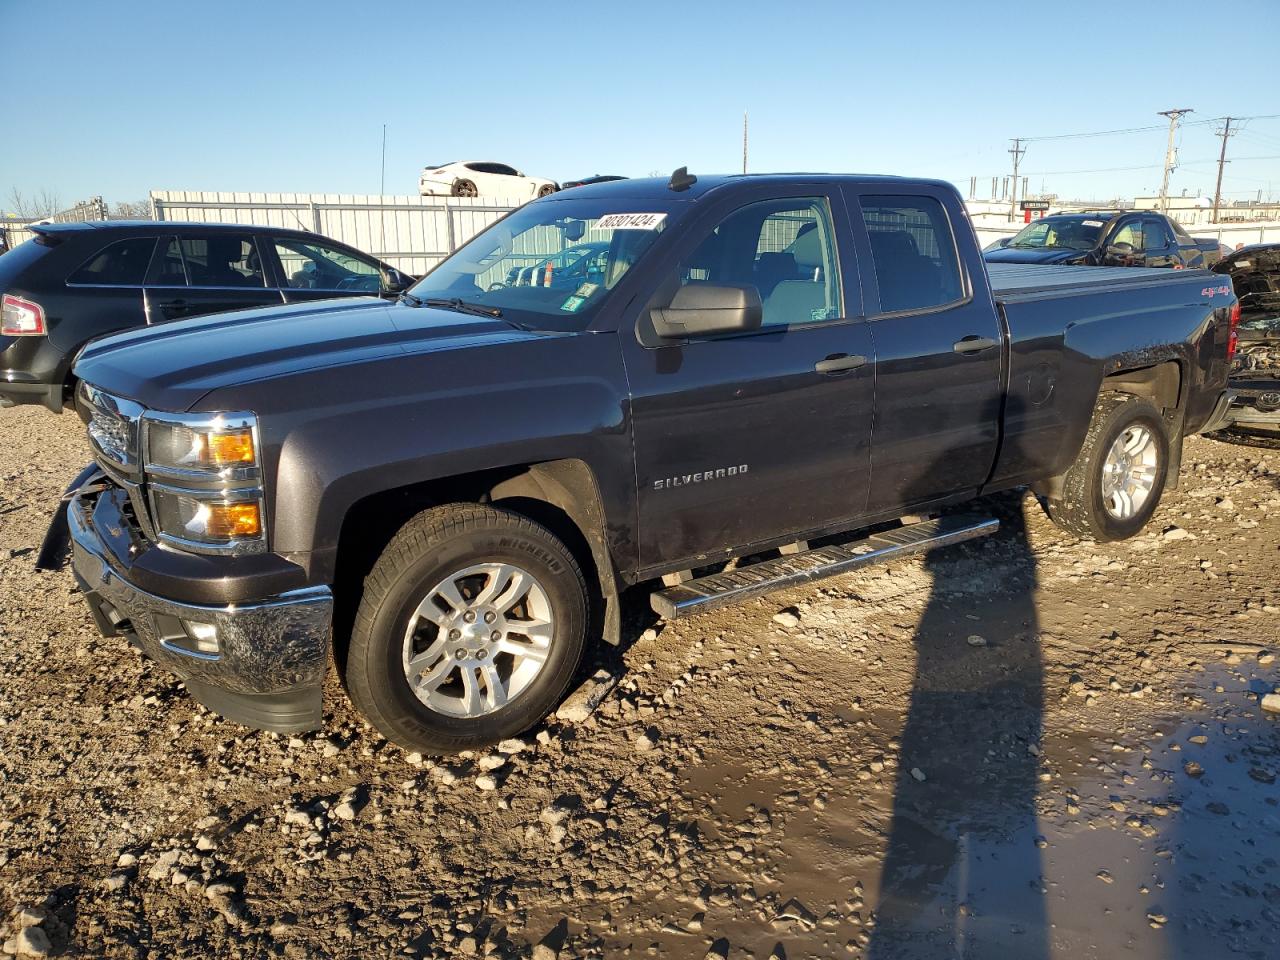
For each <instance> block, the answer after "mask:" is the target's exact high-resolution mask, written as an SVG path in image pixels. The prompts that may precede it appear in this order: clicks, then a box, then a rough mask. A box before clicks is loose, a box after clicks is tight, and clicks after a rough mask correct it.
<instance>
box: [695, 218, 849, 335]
mask: <svg viewBox="0 0 1280 960" xmlns="http://www.w3.org/2000/svg"><path fill="white" fill-rule="evenodd" d="M693 283H702V284H711V285H716V284H735V285H749V286H754V287H755V288H756V290H757V291H758V292H759V294H760V302H761V303H762V304H763V306H764V320H763V325H764V326H766V327H786V326H791V325H792V324H801V323H820V322H822V321H824V320H834V319H836V318H839V317H841V316H843V315H844V312H843V307H842V304H841V300H840V271H839V269H838V267H837V261H836V250H835V240H834V231H833V230H832V226H831V213H830V211H829V210H828V208H827V202H826V201H825V200H823V199H821V198H817V197H800V198H787V199H784V200H767V201H764V202H761V203H752V204H748V205H747V206H745V207H742V208H741V209H738V210H735V211H734V212H733V213H731V214H730V215H729V216H728V217H726V218H725V219H724V220H723V221H722V222H721V223H720V224H719V225H718V226H717V227H716V228H715V230H713V231H712V232H711V233H710V234H708V235H707V237H706V239H705V240H703V242H702V243H701V244H699V245H698V248H697V249H696V250H694V252H693V253H692V254H690V255H689V256H688V257H686V258H685V260H684V262H683V263H681V265H680V284H681V285H682V286H683V285H686V284H693Z"/></svg>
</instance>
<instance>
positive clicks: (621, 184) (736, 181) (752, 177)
mask: <svg viewBox="0 0 1280 960" xmlns="http://www.w3.org/2000/svg"><path fill="white" fill-rule="evenodd" d="M694 176H696V177H697V180H696V182H694V183H693V184H691V185H690V186H688V187H686V188H685V189H683V190H672V188H671V178H669V177H638V178H630V179H626V180H611V181H609V182H608V183H590V184H586V185H585V186H581V187H574V188H573V191H572V193H561V194H552V196H551V198H549V199H555V198H556V197H566V196H572V197H573V198H575V199H576V198H579V197H653V196H668V197H670V196H675V197H680V198H683V199H689V200H696V199H697V198H698V197H701V196H702V195H704V194H706V193H709V192H711V191H712V190H715V189H716V188H718V187H725V186H734V185H743V184H755V183H788V184H793V183H883V184H885V185H886V186H892V185H894V184H902V183H923V184H929V185H936V186H942V187H945V188H946V189H948V190H953V189H955V188H954V187H953V186H952V185H951V184H949V183H946V182H945V181H942V180H925V179H921V178H919V177H896V176H889V175H885V174H867V173H804V172H795V173H730V174H700V173H696V172H695V173H694Z"/></svg>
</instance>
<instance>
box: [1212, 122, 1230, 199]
mask: <svg viewBox="0 0 1280 960" xmlns="http://www.w3.org/2000/svg"><path fill="white" fill-rule="evenodd" d="M1234 119H1235V117H1223V120H1225V121H1226V122H1225V123H1224V124H1223V125H1222V129H1221V130H1219V131H1217V133H1218V136H1220V137H1221V138H1222V150H1221V151H1220V152H1219V153H1218V186H1217V187H1216V188H1214V191H1213V222H1214V223H1217V222H1218V205H1219V204H1220V203H1222V168H1223V167H1224V166H1226V164H1227V137H1229V136H1231V121H1232V120H1234Z"/></svg>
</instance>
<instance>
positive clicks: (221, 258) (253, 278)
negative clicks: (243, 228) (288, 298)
mask: <svg viewBox="0 0 1280 960" xmlns="http://www.w3.org/2000/svg"><path fill="white" fill-rule="evenodd" d="M178 243H179V245H180V246H181V248H182V259H183V260H184V261H185V263H186V265H187V276H188V278H189V279H190V282H191V286H193V287H262V286H265V285H266V281H265V280H264V278H263V275H262V263H261V262H260V260H259V258H258V248H257V247H256V246H254V243H253V238H252V237H240V236H235V235H228V236H221V235H213V236H207V237H183V238H180V239H179V240H178Z"/></svg>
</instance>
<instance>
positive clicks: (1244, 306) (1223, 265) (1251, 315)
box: [1213, 243, 1280, 340]
mask: <svg viewBox="0 0 1280 960" xmlns="http://www.w3.org/2000/svg"><path fill="white" fill-rule="evenodd" d="M1213 270H1214V272H1215V273H1225V274H1227V275H1228V276H1229V277H1231V285H1232V286H1233V287H1234V288H1235V292H1236V296H1237V297H1239V298H1240V338H1241V339H1242V340H1243V339H1247V338H1250V337H1256V338H1262V337H1269V338H1274V337H1277V336H1280V243H1256V244H1254V245H1253V246H1251V247H1244V248H1242V249H1240V250H1236V251H1234V252H1233V253H1231V254H1230V255H1229V256H1225V257H1223V258H1222V259H1221V260H1219V261H1218V262H1217V263H1215V264H1214V265H1213Z"/></svg>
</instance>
